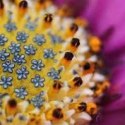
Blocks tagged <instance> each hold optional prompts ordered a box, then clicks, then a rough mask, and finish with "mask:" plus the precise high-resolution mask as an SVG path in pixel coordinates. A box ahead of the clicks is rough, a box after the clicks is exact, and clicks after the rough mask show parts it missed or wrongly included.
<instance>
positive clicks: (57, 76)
mask: <svg viewBox="0 0 125 125" xmlns="http://www.w3.org/2000/svg"><path fill="white" fill-rule="evenodd" d="M47 75H48V76H49V77H50V78H52V79H54V80H56V79H60V78H61V77H60V71H59V70H56V69H55V68H51V69H50V72H48V73H47Z"/></svg>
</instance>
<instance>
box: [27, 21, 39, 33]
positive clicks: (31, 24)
mask: <svg viewBox="0 0 125 125" xmlns="http://www.w3.org/2000/svg"><path fill="white" fill-rule="evenodd" d="M25 26H26V28H27V29H28V30H30V31H34V30H35V29H36V27H37V24H36V23H35V22H31V21H30V22H28V23H27V24H26V25H25Z"/></svg>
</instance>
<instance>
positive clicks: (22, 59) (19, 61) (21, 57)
mask: <svg viewBox="0 0 125 125" xmlns="http://www.w3.org/2000/svg"><path fill="white" fill-rule="evenodd" d="M13 61H14V62H15V63H17V64H19V65H21V64H23V63H25V62H26V60H25V55H23V54H22V55H19V54H15V55H14V58H13Z"/></svg>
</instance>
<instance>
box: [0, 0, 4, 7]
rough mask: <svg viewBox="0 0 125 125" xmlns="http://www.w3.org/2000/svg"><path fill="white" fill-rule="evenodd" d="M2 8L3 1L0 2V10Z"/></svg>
mask: <svg viewBox="0 0 125 125" xmlns="http://www.w3.org/2000/svg"><path fill="white" fill-rule="evenodd" d="M3 8H4V4H3V0H0V9H3Z"/></svg>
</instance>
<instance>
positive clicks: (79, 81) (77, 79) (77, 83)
mask: <svg viewBox="0 0 125 125" xmlns="http://www.w3.org/2000/svg"><path fill="white" fill-rule="evenodd" d="M73 82H74V86H75V87H80V86H81V85H82V83H83V81H82V79H81V77H75V78H74V79H73Z"/></svg>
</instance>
